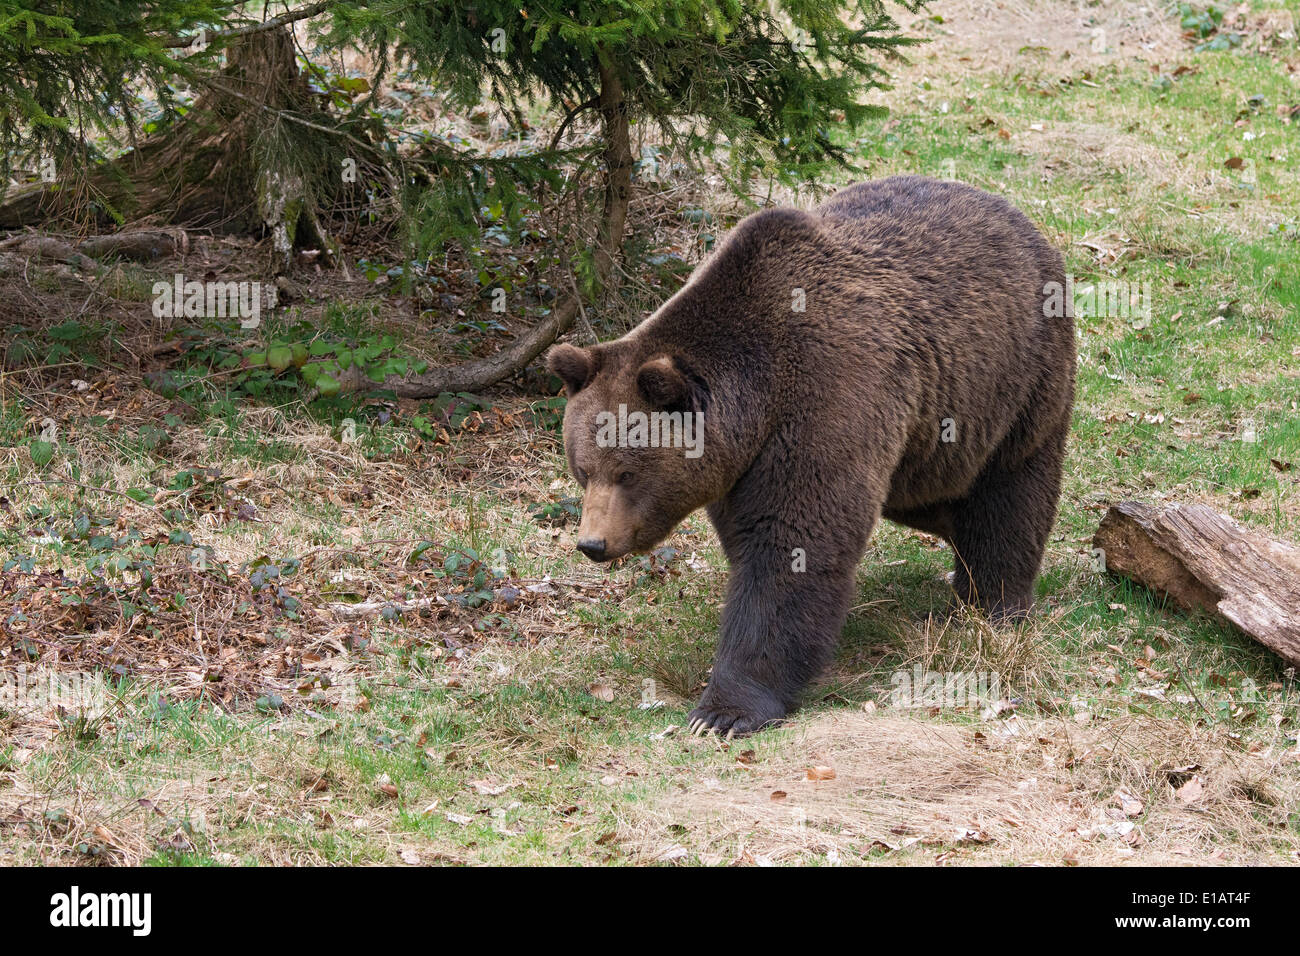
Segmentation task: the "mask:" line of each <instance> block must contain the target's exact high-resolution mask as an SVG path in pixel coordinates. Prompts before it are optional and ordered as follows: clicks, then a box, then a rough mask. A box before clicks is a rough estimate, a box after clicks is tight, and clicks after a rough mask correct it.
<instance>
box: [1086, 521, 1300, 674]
mask: <svg viewBox="0 0 1300 956" xmlns="http://www.w3.org/2000/svg"><path fill="white" fill-rule="evenodd" d="M1092 543H1093V547H1094V548H1098V549H1100V550H1101V556H1102V558H1103V560H1104V562H1105V570H1106V571H1107V572H1108V573H1111V574H1118V575H1123V576H1125V577H1128V578H1132V579H1133V580H1134V581H1136V582H1138V583H1139V584H1142V585H1144V586H1145V587H1148V588H1151V589H1152V590H1153V591H1156V592H1157V593H1159V594H1162V595H1165V596H1167V597H1168V598H1169V599H1170V600H1171V601H1173V603H1174V604H1176V605H1177V606H1178V607H1180V608H1183V609H1184V610H1193V609H1196V608H1200V609H1203V610H1205V611H1206V612H1208V613H1210V614H1213V615H1216V616H1217V617H1219V618H1221V619H1223V620H1226V621H1228V622H1230V623H1231V624H1233V625H1235V626H1236V627H1238V628H1240V629H1241V630H1242V631H1244V632H1245V633H1246V634H1248V635H1250V636H1251V637H1253V638H1254V639H1255V640H1257V641H1259V642H1260V643H1261V644H1263V645H1264V646H1265V647H1268V648H1269V649H1270V650H1272V651H1274V652H1275V653H1277V654H1278V655H1280V656H1281V657H1283V658H1285V659H1286V660H1287V661H1288V662H1289V663H1291V664H1300V548H1298V547H1296V546H1295V545H1293V544H1290V543H1288V542H1285V541H1279V540H1277V539H1274V538H1269V537H1267V536H1266V535H1263V534H1260V533H1259V532H1256V531H1249V530H1247V529H1245V528H1242V527H1241V526H1240V525H1238V524H1237V523H1236V522H1235V521H1233V520H1232V519H1231V518H1229V517H1227V516H1225V515H1222V514H1219V513H1218V512H1217V511H1214V510H1212V509H1210V508H1207V507H1206V506H1205V505H1198V504H1189V505H1168V506H1165V507H1160V508H1157V507H1152V506H1151V505H1145V504H1141V503H1139V502H1136V501H1125V502H1121V503H1120V504H1118V505H1114V506H1112V507H1111V509H1110V510H1109V511H1108V512H1107V513H1106V516H1105V518H1103V519H1102V522H1101V526H1100V527H1098V529H1097V533H1096V535H1094V537H1093V542H1092Z"/></svg>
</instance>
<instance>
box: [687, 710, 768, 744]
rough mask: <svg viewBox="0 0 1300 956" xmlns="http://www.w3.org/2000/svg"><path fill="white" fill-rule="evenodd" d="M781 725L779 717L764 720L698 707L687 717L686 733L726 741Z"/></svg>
mask: <svg viewBox="0 0 1300 956" xmlns="http://www.w3.org/2000/svg"><path fill="white" fill-rule="evenodd" d="M777 723H780V718H779V717H774V718H763V717H758V716H753V715H749V714H742V713H736V712H734V711H731V712H728V711H723V710H714V709H712V708H709V707H696V708H695V709H694V710H693V711H691V712H690V714H689V715H688V716H687V725H686V732H687V733H689V734H690V735H691V736H692V737H710V736H714V735H717V736H723V735H724V734H725V739H726V740H733V739H734V738H736V737H743V736H744V735H746V734H752V733H755V732H756V731H759V730H762V729H763V728H764V727H771V726H773V725H775V724H777Z"/></svg>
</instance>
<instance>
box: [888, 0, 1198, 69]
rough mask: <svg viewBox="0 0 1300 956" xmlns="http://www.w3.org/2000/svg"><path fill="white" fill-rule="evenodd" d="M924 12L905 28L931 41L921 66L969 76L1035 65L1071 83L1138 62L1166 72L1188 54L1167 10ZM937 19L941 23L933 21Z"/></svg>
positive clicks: (1021, 5) (1067, 7) (1119, 2)
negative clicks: (1072, 78) (1082, 73)
mask: <svg viewBox="0 0 1300 956" xmlns="http://www.w3.org/2000/svg"><path fill="white" fill-rule="evenodd" d="M926 9H927V11H928V13H927V15H926V16H923V17H918V18H917V19H916V20H913V21H912V22H911V23H906V22H904V23H903V26H904V27H905V29H906V30H907V32H908V33H909V34H911V35H914V36H924V37H926V38H927V39H929V40H931V41H932V42H931V43H930V44H929V45H927V46H925V47H922V48H920V49H918V50H917V53H916V56H914V57H913V59H915V60H916V61H917V64H918V65H924V64H925V63H926V61H927V60H937V61H941V62H943V63H945V64H949V65H951V64H952V63H953V61H958V62H961V63H963V64H965V65H966V69H967V70H970V71H990V70H992V71H999V72H1001V71H1004V70H1006V69H1009V68H1012V67H1013V66H1015V67H1020V66H1022V65H1023V64H1024V63H1025V60H1026V57H1033V58H1035V60H1036V62H1037V63H1038V66H1039V67H1040V68H1041V69H1042V70H1043V71H1046V72H1049V73H1055V74H1059V75H1067V74H1069V73H1071V72H1075V71H1078V70H1080V69H1095V68H1097V67H1099V66H1104V65H1110V64H1118V63H1126V62H1133V61H1139V62H1143V63H1161V64H1167V63H1169V62H1171V61H1173V60H1176V59H1178V57H1179V56H1181V55H1182V54H1183V52H1184V51H1185V50H1186V49H1188V47H1187V45H1186V43H1185V42H1184V40H1183V38H1182V31H1181V30H1180V28H1179V24H1178V19H1177V18H1176V17H1173V16H1170V14H1169V13H1168V11H1167V10H1166V9H1165V4H1163V3H1154V2H1153V3H1151V4H1149V5H1148V4H1136V3H1128V2H1123V0H1103V2H1101V3H1098V2H1096V0H1093V2H1091V3H1089V2H1087V0H1037V2H1036V0H1003V2H1000V3H981V2H979V0H939V2H937V3H932V4H930V5H929V6H928V7H927V8H926ZM936 15H937V16H940V17H942V18H943V22H942V23H936V22H935V21H934V20H933V19H931V18H932V17H934V16H936ZM958 69H959V70H960V69H961V68H960V67H958Z"/></svg>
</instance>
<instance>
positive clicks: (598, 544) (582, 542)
mask: <svg viewBox="0 0 1300 956" xmlns="http://www.w3.org/2000/svg"><path fill="white" fill-rule="evenodd" d="M578 550H579V551H581V552H582V553H583V554H585V555H586V556H587V557H589V558H591V560H593V561H604V560H605V539H604V538H579V539H578Z"/></svg>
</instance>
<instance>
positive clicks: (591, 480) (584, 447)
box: [547, 338, 717, 561]
mask: <svg viewBox="0 0 1300 956" xmlns="http://www.w3.org/2000/svg"><path fill="white" fill-rule="evenodd" d="M547 366H548V367H549V368H550V370H551V371H552V372H553V373H554V374H556V375H558V376H559V377H560V378H561V379H562V380H563V382H564V388H565V393H566V394H567V395H568V402H567V404H566V406H565V410H564V449H565V453H566V454H567V456H568V459H569V469H570V471H571V472H572V473H573V476H574V477H575V478H576V479H577V480H578V483H579V484H580V485H582V488H583V491H584V495H583V501H582V521H581V523H580V524H579V525H578V533H577V546H578V550H580V551H581V552H582V553H583V554H585V555H587V557H589V558H591V559H592V560H593V561H612V560H614V559H615V558H620V557H622V556H623V555H625V554H630V553H632V552H635V551H646V550H648V549H650V548H652V547H654V546H655V545H656V544H658V543H659V542H660V541H662V540H663V539H664V538H666V537H667V536H668V535H669V534H670V533H671V532H672V530H673V528H675V527H676V526H677V524H678V523H679V522H680V521H681V520H682V519H683V518H685V517H686V516H687V515H688V514H690V513H691V512H692V511H694V510H695V509H696V508H699V507H701V506H702V505H705V504H708V503H709V502H710V501H712V500H713V499H714V498H715V497H717V491H716V488H715V487H714V485H715V484H716V482H715V481H714V480H712V472H713V471H714V468H713V466H712V463H711V462H710V456H709V453H708V451H707V449H706V444H705V438H704V434H705V433H704V414H705V411H706V408H707V405H708V398H709V395H708V386H707V384H706V383H705V381H704V380H703V379H701V378H700V377H699V376H698V375H696V374H695V373H694V372H693V371H692V370H691V368H690V367H689V365H688V364H687V363H686V362H685V361H684V360H683V359H682V358H681V357H680V356H675V355H671V354H666V353H658V354H646V348H645V346H644V345H640V344H639V343H638V342H637V341H636V340H635V339H634V338H632V339H622V340H619V341H617V342H610V343H607V344H603V345H597V346H594V347H592V348H585V349H584V348H576V347H574V346H572V345H557V346H555V347H554V348H552V349H551V351H550V353H549V354H548V355H547Z"/></svg>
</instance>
